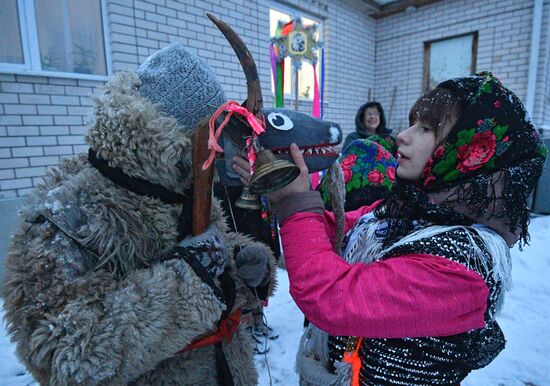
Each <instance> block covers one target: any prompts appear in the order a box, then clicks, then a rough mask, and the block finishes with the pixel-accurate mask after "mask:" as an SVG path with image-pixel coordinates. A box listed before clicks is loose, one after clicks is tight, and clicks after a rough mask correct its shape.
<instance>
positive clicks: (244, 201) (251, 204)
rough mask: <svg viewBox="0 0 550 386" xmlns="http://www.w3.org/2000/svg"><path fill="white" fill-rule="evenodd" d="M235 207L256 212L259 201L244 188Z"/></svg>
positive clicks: (258, 207)
mask: <svg viewBox="0 0 550 386" xmlns="http://www.w3.org/2000/svg"><path fill="white" fill-rule="evenodd" d="M235 206H236V207H238V208H241V209H248V210H258V209H260V199H259V197H258V196H257V195H255V194H252V193H250V190H249V189H248V187H246V186H244V187H243V190H242V192H241V195H240V196H239V198H238V199H237V202H235Z"/></svg>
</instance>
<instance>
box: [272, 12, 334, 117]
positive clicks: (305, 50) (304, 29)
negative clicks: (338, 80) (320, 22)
mask: <svg viewBox="0 0 550 386" xmlns="http://www.w3.org/2000/svg"><path fill="white" fill-rule="evenodd" d="M316 32H317V25H308V26H304V25H303V24H302V20H301V19H300V18H296V19H295V20H291V21H289V22H287V23H285V22H283V21H279V23H278V25H277V29H276V31H275V36H274V37H273V38H272V39H271V45H270V50H269V51H270V57H271V70H272V73H273V84H274V85H275V107H284V61H285V58H286V57H290V59H291V62H292V66H293V68H294V70H295V71H298V70H299V69H300V68H301V67H302V61H303V60H307V61H308V62H309V63H311V64H312V66H313V81H314V84H313V110H312V115H313V116H314V117H317V118H320V117H322V103H323V91H324V85H323V83H324V52H323V51H322V55H321V87H320V89H319V83H318V80H317V61H318V58H317V50H318V49H319V48H321V49H322V43H320V42H319V41H317V40H316V39H315V33H316Z"/></svg>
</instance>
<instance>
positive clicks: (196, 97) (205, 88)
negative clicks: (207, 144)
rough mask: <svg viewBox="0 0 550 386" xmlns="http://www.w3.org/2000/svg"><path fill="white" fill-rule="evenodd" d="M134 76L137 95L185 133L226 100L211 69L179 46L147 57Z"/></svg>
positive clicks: (177, 44) (168, 47)
mask: <svg viewBox="0 0 550 386" xmlns="http://www.w3.org/2000/svg"><path fill="white" fill-rule="evenodd" d="M137 74H138V76H139V78H140V79H141V82H142V83H141V86H140V87H139V92H140V94H141V95H143V96H144V97H146V98H147V99H149V100H150V101H152V102H153V103H155V104H157V105H158V106H159V108H160V109H161V110H162V111H164V112H165V113H168V114H170V115H171V116H173V117H175V118H176V119H177V120H178V122H179V124H180V125H182V126H183V127H184V128H185V129H188V130H189V129H193V128H194V127H195V126H196V124H197V123H198V122H199V121H200V120H201V119H202V118H204V117H206V116H208V115H210V114H212V113H213V112H214V111H215V110H216V109H217V108H218V107H219V106H220V105H221V104H222V103H224V102H225V101H226V99H225V95H224V93H223V90H222V87H221V85H220V83H219V82H218V80H217V79H216V75H215V74H214V72H213V71H212V69H211V68H210V67H209V66H208V64H206V62H204V61H203V60H202V59H200V58H199V57H197V56H196V55H194V54H193V53H191V52H189V51H187V50H186V49H185V47H184V46H183V45H182V44H181V43H172V44H170V45H169V46H167V47H165V48H163V49H162V50H160V51H157V52H155V53H154V54H153V55H151V56H149V57H148V58H147V60H146V61H145V62H144V63H143V64H142V65H141V66H140V67H139V68H138V70H137Z"/></svg>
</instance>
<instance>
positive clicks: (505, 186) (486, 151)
mask: <svg viewBox="0 0 550 386" xmlns="http://www.w3.org/2000/svg"><path fill="white" fill-rule="evenodd" d="M437 87H438V88H442V89H447V90H449V91H450V92H451V94H452V95H453V96H454V97H455V98H457V99H458V101H459V103H460V109H461V114H460V116H459V117H458V120H457V122H456V123H455V125H454V127H453V128H452V130H451V132H450V133H449V135H448V136H447V137H446V138H445V139H444V140H443V141H442V143H441V144H440V145H439V146H438V147H437V148H436V149H435V151H434V152H433V154H432V156H431V158H430V159H429V160H428V162H427V164H426V166H425V168H424V170H423V171H422V176H421V178H420V181H419V183H417V184H412V183H409V182H406V181H403V180H401V179H398V183H397V184H396V188H395V189H394V190H393V192H392V194H391V195H390V197H389V199H388V200H387V201H386V205H385V206H384V207H383V208H380V209H379V210H378V214H379V216H380V217H382V218H388V219H389V220H390V221H389V223H390V228H394V229H393V230H392V229H390V232H389V234H388V237H389V238H394V237H397V236H399V235H400V234H401V233H403V232H406V231H407V229H408V228H409V227H410V222H411V221H412V220H415V219H424V220H427V221H431V222H433V223H436V224H442V225H445V224H464V225H468V224H469V223H470V224H471V223H473V222H481V223H484V224H488V225H489V226H491V225H492V223H495V222H498V223H499V224H500V228H501V229H496V230H497V231H499V230H502V229H505V231H506V232H504V233H507V236H508V237H505V239H507V241H508V243H509V244H513V243H514V242H515V241H516V240H517V238H520V239H521V240H522V241H523V242H527V240H528V231H527V225H528V222H529V208H528V207H527V198H528V196H529V194H530V193H531V192H532V191H533V189H534V187H535V184H536V183H537V181H538V179H539V177H540V175H541V173H542V168H543V165H544V161H545V159H546V155H547V149H546V147H545V146H544V144H543V143H542V140H541V138H540V136H539V135H538V133H537V131H536V129H535V127H534V126H533V123H532V121H531V120H530V118H529V117H528V114H527V112H526V110H525V108H524V106H523V104H522V103H521V101H520V100H519V98H518V97H517V96H516V95H515V94H514V93H513V92H511V91H510V90H508V89H506V88H505V87H504V86H503V85H502V83H501V82H500V81H499V80H498V79H497V78H496V77H494V76H493V75H492V74H491V73H490V72H482V73H479V74H476V75H474V76H470V77H465V78H456V79H451V80H447V81H445V82H442V83H440V84H439V85H438V86H437ZM401 203H406V205H402V204H401ZM495 228H498V226H497V227H495ZM499 233H501V234H503V233H502V232H499ZM510 235H515V237H509V236H510ZM503 237H504V236H503Z"/></svg>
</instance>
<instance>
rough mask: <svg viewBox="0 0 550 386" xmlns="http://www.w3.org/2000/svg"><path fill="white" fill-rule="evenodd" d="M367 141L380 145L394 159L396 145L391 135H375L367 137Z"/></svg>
mask: <svg viewBox="0 0 550 386" xmlns="http://www.w3.org/2000/svg"><path fill="white" fill-rule="evenodd" d="M367 139H368V140H369V141H373V142H376V143H378V144H380V145H382V147H383V148H384V149H386V150H387V151H389V152H390V154H391V155H393V156H394V157H395V156H396V155H397V143H396V142H395V138H393V137H392V136H391V135H389V134H387V135H384V134H375V135H371V136H370V137H367Z"/></svg>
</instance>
